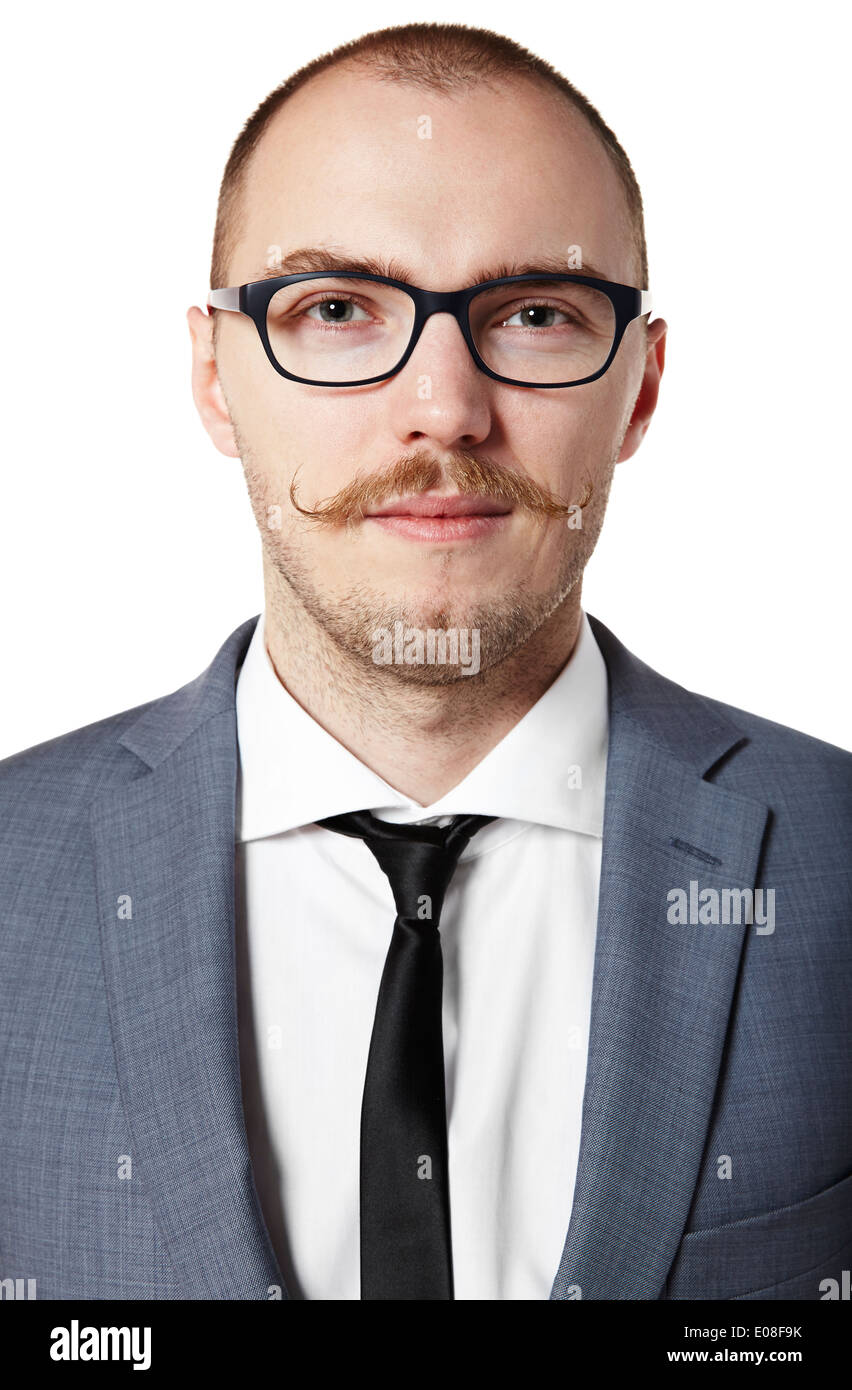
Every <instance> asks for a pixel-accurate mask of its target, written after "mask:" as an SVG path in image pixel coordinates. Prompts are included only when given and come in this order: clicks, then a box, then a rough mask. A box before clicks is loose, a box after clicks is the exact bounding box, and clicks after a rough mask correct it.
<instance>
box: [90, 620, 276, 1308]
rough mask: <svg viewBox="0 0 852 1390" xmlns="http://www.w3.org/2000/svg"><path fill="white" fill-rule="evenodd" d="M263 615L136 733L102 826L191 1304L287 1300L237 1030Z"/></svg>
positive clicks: (170, 1227)
mask: <svg viewBox="0 0 852 1390" xmlns="http://www.w3.org/2000/svg"><path fill="white" fill-rule="evenodd" d="M256 621H257V619H256V618H255V619H251V620H250V621H249V622H248V623H245V624H243V625H242V627H240V628H239V629H237V631H236V632H235V633H233V634H232V636H231V637H230V638H229V639H228V641H227V642H226V643H225V645H224V646H223V648H222V649H221V651H220V652H219V653H218V655H217V657H216V658H215V660H214V662H213V663H212V665H211V666H210V667H209V668H208V670H207V671H205V672H204V673H203V675H202V676H200V677H199V678H198V679H197V680H196V681H194V682H192V684H191V685H189V686H186V687H184V688H183V689H182V690H180V691H177V692H176V693H175V694H174V695H171V696H168V697H167V698H166V699H164V700H161V701H157V702H156V703H155V704H153V705H152V706H149V707H148V708H147V710H146V711H145V713H143V715H142V716H141V718H140V719H139V720H137V721H136V723H135V724H133V725H132V726H131V727H130V728H129V729H128V730H127V732H126V733H125V734H124V736H123V738H122V740H121V742H122V743H123V744H124V746H125V747H127V748H128V749H130V750H131V751H132V752H134V753H135V754H136V755H137V757H139V758H141V759H142V761H143V763H145V764H146V765H147V770H146V771H144V772H142V773H141V775H138V776H137V777H136V780H134V781H131V782H129V783H128V784H126V785H125V786H123V787H119V788H117V789H113V790H111V791H108V792H107V793H105V794H104V795H103V796H102V797H101V798H100V799H99V800H98V801H97V802H96V804H95V805H94V807H93V811H92V819H91V825H92V834H93V838H94V846H95V855H96V861H97V884H98V901H99V911H100V919H101V936H102V943H103V962H104V973H105V980H106V988H107V994H108V999H109V1011H110V1021H111V1027H112V1033H113V1041H114V1046H115V1056H116V1063H117V1067H118V1073H119V1080H120V1085H121V1091H122V1096H123V1100H124V1104H125V1108H126V1111H127V1116H128V1121H129V1125H130V1130H131V1135H132V1150H133V1151H132V1155H131V1156H132V1159H133V1178H134V1180H137V1181H138V1182H139V1184H140V1185H141V1187H142V1188H143V1190H144V1191H145V1192H146V1193H147V1194H148V1196H149V1198H150V1200H151V1202H152V1203H153V1206H154V1209H155V1212H156V1214H157V1217H158V1221H159V1224H160V1228H161V1230H162V1233H163V1236H164V1238H165V1240H166V1243H167V1246H168V1250H169V1254H170V1256H171V1258H172V1261H173V1263H174V1265H175V1269H176V1271H177V1274H178V1278H179V1280H180V1283H181V1287H182V1290H183V1293H182V1296H183V1297H185V1298H188V1299H241V1298H242V1299H267V1298H269V1297H275V1296H276V1295H275V1293H274V1292H272V1293H270V1288H272V1289H273V1290H274V1288H275V1286H277V1287H278V1288H279V1289H280V1290H281V1294H280V1295H279V1296H281V1297H284V1298H286V1297H288V1294H287V1291H286V1289H285V1288H284V1283H283V1279H282V1276H281V1272H280V1270H279V1268H278V1265H277V1263H276V1260H275V1256H274V1254H273V1251H272V1247H271V1244H270V1241H269V1237H268V1233H267V1231H266V1226H265V1223H264V1220H263V1216H262V1213H261V1209H260V1205H259V1203H258V1200H257V1194H256V1191H255V1186H254V1178H253V1174H252V1168H251V1160H250V1155H249V1149H248V1141H247V1137H246V1130H245V1124H244V1119H243V1110H242V1093H241V1086H240V1068H239V1052H238V1037H237V1014H236V990H235V973H234V917H235V908H234V812H235V790H236V779H237V767H238V751H237V739H236V716H235V705H234V681H235V675H236V670H237V667H238V665H239V663H240V661H241V660H242V656H243V655H244V653H245V649H246V647H247V645H248V641H249V638H250V636H251V633H252V631H253V629H254V625H255V622H256ZM128 914H130V915H128Z"/></svg>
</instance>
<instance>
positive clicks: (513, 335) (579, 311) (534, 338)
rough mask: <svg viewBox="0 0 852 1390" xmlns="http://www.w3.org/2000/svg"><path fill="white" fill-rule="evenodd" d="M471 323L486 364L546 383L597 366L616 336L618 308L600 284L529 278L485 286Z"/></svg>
mask: <svg viewBox="0 0 852 1390" xmlns="http://www.w3.org/2000/svg"><path fill="white" fill-rule="evenodd" d="M470 327H471V333H472V335H473V340H474V342H475V343H476V348H477V351H478V353H479V355H480V357H481V358H482V360H483V362H484V363H485V364H486V366H488V367H490V368H491V370H492V371H493V372H497V373H498V374H499V375H500V376H508V377H512V378H513V380H515V381H524V382H529V383H530V384H533V385H535V384H539V385H546V384H548V383H552V384H554V385H556V384H559V383H561V384H568V383H570V382H573V381H582V380H583V379H584V378H585V377H587V376H593V375H594V373H595V372H599V371H600V369H601V367H602V366H603V365H604V363H605V362H606V360H607V358H608V357H609V354H610V351H611V349H612V344H613V340H614V338H615V309H614V308H613V304H612V301H611V299H609V297H608V296H607V295H605V294H604V293H603V291H602V290H596V289H594V288H593V287H592V286H591V285H579V284H577V283H576V281H574V280H541V281H534V280H526V281H523V282H521V283H517V282H516V283H515V284H510V285H499V286H497V287H496V288H495V289H491V290H483V291H482V293H481V294H478V295H477V296H476V298H475V299H474V300H473V301H472V303H471V306H470Z"/></svg>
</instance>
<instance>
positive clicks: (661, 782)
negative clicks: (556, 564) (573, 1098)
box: [550, 618, 767, 1299]
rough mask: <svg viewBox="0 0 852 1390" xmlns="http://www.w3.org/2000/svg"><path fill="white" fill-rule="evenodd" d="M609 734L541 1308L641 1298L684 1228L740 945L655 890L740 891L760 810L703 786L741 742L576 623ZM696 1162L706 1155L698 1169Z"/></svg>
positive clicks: (739, 928)
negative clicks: (582, 991)
mask: <svg viewBox="0 0 852 1390" xmlns="http://www.w3.org/2000/svg"><path fill="white" fill-rule="evenodd" d="M590 621H591V623H592V626H593V629H594V632H595V637H596V639H597V641H598V643H599V645H600V647H601V650H602V652H603V654H604V659H605V661H606V664H607V670H608V675H609V684H610V739H609V756H608V764H607V790H606V807H605V812H604V829H603V856H602V863H601V882H600V896H599V906H598V935H597V946H596V953H595V966H594V978H593V990H592V1011H591V1024H590V1038H589V1060H588V1066H587V1072H586V1086H585V1092H584V1098H583V1118H582V1131H581V1140H580V1154H579V1163H578V1171H577V1178H576V1186H575V1190H574V1204H573V1209H572V1214H571V1222H570V1226H569V1229H568V1235H567V1238H566V1242H565V1247H564V1251H563V1255H562V1259H561V1261H560V1265H559V1269H558V1272H557V1274H556V1278H555V1280H554V1284H553V1289H552V1291H551V1295H550V1297H551V1299H570V1298H577V1297H582V1298H586V1299H588V1298H593V1299H643V1298H645V1299H656V1298H659V1297H660V1295H661V1291H662V1288H663V1285H664V1282H665V1279H666V1275H667V1273H668V1270H669V1268H670V1266H671V1263H672V1261H673V1259H674V1257H675V1254H676V1251H677V1247H678V1244H679V1242H680V1239H681V1235H682V1232H683V1230H684V1227H685V1225H686V1221H687V1217H688V1213H689V1208H690V1205H691V1202H692V1198H693V1194H694V1190H695V1185H696V1180H697V1178H698V1173H699V1167H700V1164H701V1160H702V1155H703V1151H704V1145H705V1141H706V1138H707V1131H708V1126H709V1121H710V1115H711V1109H712V1105H713V1099H714V1095H715V1091H716V1084H717V1079H718V1075H719V1068H720V1063H721V1059H722V1052H723V1047H724V1043H725V1036H726V1032H727V1027H728V1021H729V1017H730V1011H731V1004H732V997H733V991H734V987H735V983H736V979H737V971H738V968H739V961H740V956H741V952H742V949H743V943H744V937H745V934H746V933H747V932H748V931H754V927H753V926H745V925H733V924H730V925H725V924H718V925H712V926H711V925H693V926H689V925H674V924H670V923H669V922H668V920H667V912H668V907H669V900H668V896H667V895H668V893H669V892H670V890H671V889H673V888H683V889H685V890H687V891H688V890H689V884H690V881H691V880H697V882H698V885H699V890H698V891H700V890H702V889H704V888H716V889H719V890H721V889H722V888H751V887H753V886H754V884H755V879H756V874H757V869H758V861H759V856H760V847H761V843H762V838H763V833H764V829H765V825H766V819H767V808H766V807H765V806H763V805H761V804H760V803H758V802H755V801H752V800H750V799H748V798H746V797H743V796H741V795H735V794H733V793H731V792H729V791H726V790H724V789H723V788H722V787H720V786H717V785H714V784H713V783H711V782H708V781H705V780H703V775H704V774H705V773H706V772H707V771H708V770H709V769H710V768H711V767H712V766H713V765H714V764H716V763H717V762H718V761H719V759H720V758H722V757H723V756H724V755H725V754H728V753H729V752H730V750H731V749H732V747H733V746H734V745H735V744H737V743H739V742H742V735H741V734H740V732H739V731H738V730H737V729H736V728H735V727H734V726H733V725H732V724H730V722H729V721H728V720H726V719H725V718H724V717H723V716H722V715H721V714H720V713H719V712H717V711H715V710H713V709H712V707H711V706H709V705H708V704H706V703H705V702H704V701H702V700H701V698H700V697H698V696H695V695H692V694H690V692H688V691H686V690H684V689H682V687H680V686H677V685H675V684H674V683H673V682H670V681H667V680H665V679H664V678H663V677H662V676H659V675H658V674H657V673H656V672H653V671H651V670H650V668H649V667H647V666H645V665H644V663H642V662H640V661H638V660H637V659H636V658H635V657H633V656H632V655H631V654H630V653H629V652H627V651H626V649H625V648H624V647H622V646H621V644H620V643H619V642H617V640H616V639H615V638H614V637H613V636H612V634H611V633H610V632H609V631H608V629H607V628H605V627H604V625H603V624H602V623H599V622H598V621H597V620H596V619H593V618H591V619H590ZM714 1157H715V1156H714V1155H709V1156H708V1161H709V1162H712V1161H713V1160H714Z"/></svg>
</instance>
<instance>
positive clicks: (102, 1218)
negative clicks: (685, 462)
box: [0, 618, 852, 1299]
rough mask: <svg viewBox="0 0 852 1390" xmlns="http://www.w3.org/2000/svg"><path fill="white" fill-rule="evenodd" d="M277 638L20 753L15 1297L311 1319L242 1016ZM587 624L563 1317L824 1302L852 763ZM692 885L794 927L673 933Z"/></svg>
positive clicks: (13, 1129)
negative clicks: (238, 885) (267, 1173)
mask: <svg viewBox="0 0 852 1390" xmlns="http://www.w3.org/2000/svg"><path fill="white" fill-rule="evenodd" d="M256 621H257V619H256V618H253V619H250V620H249V621H247V622H245V623H244V624H243V625H242V626H241V627H239V628H237V630H236V631H235V632H233V633H232V634H231V636H230V637H229V638H228V639H227V641H226V642H225V643H224V645H223V646H222V648H221V650H220V651H219V652H218V653H217V654H216V656H215V657H214V659H213V661H212V663H211V664H210V666H208V668H207V670H206V671H204V672H203V673H202V674H201V675H200V676H198V677H197V679H195V680H193V681H192V682H190V684H188V685H186V686H184V687H183V688H182V689H180V690H177V691H175V692H174V693H173V694H170V695H167V696H165V697H164V698H162V699H158V700H154V701H151V702H150V703H148V704H145V705H142V706H139V707H137V708H135V709H132V710H128V711H125V712H124V713H121V714H118V715H115V716H113V717H111V718H108V719H103V720H101V721H99V722H98V723H95V724H91V725H89V726H87V727H85V728H82V729H77V730H75V731H74V732H72V733H69V734H66V735H64V736H62V737H60V738H55V739H51V740H49V741H48V742H45V743H42V744H39V745H38V746H36V747H34V748H30V749H27V750H26V751H24V752H21V753H18V754H16V755H15V756H13V757H11V758H7V759H6V760H5V761H3V762H0V1279H2V1278H7V1279H9V1278H19V1279H33V1278H34V1279H36V1281H37V1297H38V1298H45V1299H48V1298H57V1299H75V1298H81V1299H110V1298H118V1299H131V1298H142V1299H204V1298H212V1299H267V1298H269V1297H275V1296H281V1297H283V1298H288V1297H289V1296H290V1294H289V1293H288V1290H287V1289H286V1287H284V1279H283V1278H282V1274H281V1270H280V1268H279V1266H278V1263H277V1261H276V1258H275V1254H274V1251H273V1248H272V1244H271V1242H270V1238H269V1233H268V1230H267V1225H266V1222H265V1220H264V1215H263V1212H262V1210H261V1207H260V1204H259V1201H258V1197H257V1190H256V1186H255V1181H254V1174H253V1170H252V1164H251V1159H250V1155H249V1148H248V1143H247V1135H246V1125H245V1119H244V1113H243V1101H242V1093H241V1084H240V1065H239V1053H238V1032H237V1012H236V996H235V967H234V950H235V945H234V938H235V923H234V812H235V787H236V781H237V769H238V750H237V743H236V723H235V705H234V685H235V678H236V673H237V671H238V669H239V664H240V662H241V660H242V657H243V655H244V654H245V651H246V647H247V645H248V642H249V638H250V636H251V633H252V631H253V629H254V626H255V623H256ZM591 623H592V627H593V629H594V633H595V636H596V638H597V640H598V643H599V645H600V647H601V650H602V652H603V655H604V659H605V661H606V666H607V670H608V674H609V688H610V744H609V763H608V772H607V787H606V810H605V820H604V831H603V863H602V870H601V884H600V903H599V916H598V939H597V951H596V958H595V969H594V988H593V999H592V1015H591V1037H590V1051H589V1062H588V1070H587V1076H586V1086H585V1095H584V1101H583V1123H582V1138H581V1147H580V1157H579V1169H578V1173H577V1183H576V1190H575V1197H574V1206H573V1212H572V1216H571V1222H570V1226H569V1229H568V1231H567V1233H566V1238H565V1245H564V1251H563V1254H562V1259H561V1262H560V1264H559V1268H558V1270H554V1282H553V1288H552V1292H551V1295H550V1297H551V1299H570V1298H575V1297H582V1298H585V1299H660V1298H668V1299H687V1298H702V1299H731V1298H738V1299H752V1298H754V1299H776V1298H777V1299H786V1298H792V1299H819V1298H821V1297H822V1296H824V1295H823V1293H822V1292H821V1290H820V1284H821V1282H822V1281H823V1280H824V1279H830V1278H834V1279H837V1280H840V1278H841V1271H842V1269H843V1268H847V1269H848V1268H849V1267H850V1263H852V1096H851V1095H850V1090H851V1089H852V1088H850V1073H852V1063H850V1009H852V990H850V954H852V953H850V921H852V883H850V863H849V846H850V821H852V756H850V755H849V754H848V753H845V752H843V751H842V750H841V749H839V748H836V747H833V746H831V745H830V744H827V743H823V742H821V741H819V740H817V739H814V738H810V737H808V736H806V735H805V734H802V733H797V732H795V731H793V730H791V729H787V728H784V727H782V726H781V725H778V724H773V723H770V722H769V721H767V720H765V719H760V718H758V717H756V716H755V715H753V714H748V713H746V712H744V711H742V710H738V709H734V708H731V707H730V706H726V705H722V704H720V703H719V702H718V701H715V700H711V699H707V698H705V697H702V696H700V695H696V694H692V693H690V692H689V691H687V690H684V689H683V688H682V687H681V686H679V685H676V684H674V683H673V682H671V681H669V680H666V679H665V678H664V677H663V676H661V675H658V674H657V673H656V672H655V671H653V670H651V669H650V668H649V667H648V666H646V665H645V664H644V663H643V662H641V661H640V660H638V659H637V658H636V657H635V656H633V655H632V654H631V653H630V652H628V651H627V650H626V649H625V648H624V647H623V646H622V645H621V643H620V642H618V640H617V639H616V638H615V637H614V636H613V635H612V633H611V632H609V630H608V629H607V628H606V627H604V625H603V624H602V623H600V622H599V621H597V619H594V618H591ZM472 809H475V808H472ZM691 883H694V884H695V885H696V887H695V888H693V889H692V890H690V884H691ZM679 888H680V889H683V890H684V895H685V898H686V900H687V901H688V899H689V895H690V892H691V894H692V898H693V906H692V907H691V908H690V909H689V915H690V916H692V917H694V915H695V912H694V902H695V899H696V895H697V894H699V893H700V894H702V897H701V899H700V902H701V903H702V904H707V905H708V906H707V907H706V911H707V912H708V913H710V914H712V911H713V902H714V900H715V899H714V894H713V892H711V893H709V894H707V893H705V892H704V890H706V889H710V890H716V898H718V902H719V905H720V912H721V911H722V908H721V904H722V903H723V901H725V899H724V895H723V890H730V889H745V890H751V889H757V888H762V889H763V890H774V894H775V902H774V921H773V925H774V930H772V931H770V930H768V927H769V913H768V911H767V904H768V903H769V901H770V898H769V893H768V892H766V891H765V892H764V898H763V906H762V916H761V911H760V908H759V897H760V895H756V898H757V899H758V910H757V911H756V913H755V920H754V921H753V922H751V923H749V922H748V921H747V920H746V921H743V920H741V921H739V922H737V921H736V920H728V921H725V920H717V921H716V922H712V921H710V922H695V921H692V920H687V921H686V922H684V921H678V920H677V919H676V918H675V919H674V920H672V913H673V907H672V903H673V901H674V899H673V897H672V894H673V890H676V889H679ZM737 901H739V902H741V903H742V899H739V898H738V899H737ZM284 910H286V905H285V908H284ZM730 915H731V916H736V914H735V913H732V914H730ZM741 916H742V917H745V918H747V917H748V912H747V911H745V910H744V911H742V913H741ZM761 920H763V922H764V925H762V926H761V925H760V924H759V923H760V921H761ZM329 1026H333V1020H330V1023H329ZM278 1290H280V1295H277V1291H278Z"/></svg>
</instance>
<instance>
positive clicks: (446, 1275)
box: [317, 811, 496, 1299]
mask: <svg viewBox="0 0 852 1390" xmlns="http://www.w3.org/2000/svg"><path fill="white" fill-rule="evenodd" d="M494 819H496V818H495V817H494V816H454V817H453V818H452V821H451V823H450V824H449V825H448V826H446V827H444V828H440V827H438V826H436V825H396V824H393V825H392V824H390V823H389V822H387V821H381V820H376V818H375V817H374V816H372V815H371V814H370V812H369V811H354V812H352V814H351V815H346V816H329V817H327V819H325V820H321V821H318V822H317V824H318V825H322V826H325V827H326V828H327V829H328V830H336V831H338V832H339V833H340V834H341V835H353V836H356V837H358V838H360V839H362V840H364V841H365V842H366V844H367V846H368V847H369V849H371V850H372V852H373V854H374V855H375V857H376V859H377V860H378V862H379V864H380V865H381V867H382V869H383V870H384V872H385V873H386V874H387V876H388V878H389V880H390V885H391V888H392V890H393V896H394V901H395V903H396V910H397V914H398V915H397V918H396V921H395V922H394V927H393V935H392V937H391V943H390V947H389V949H388V953H387V957H386V959H385V968H384V971H383V973H382V982H381V985H380V986H379V998H378V1003H377V1005H376V1017H375V1021H374V1023H373V1034H372V1038H371V1040H370V1052H369V1057H368V1060H367V1076H366V1080H365V1083H364V1099H363V1102H362V1105H361V1298H362V1299H379V1298H381V1299H452V1297H453V1261H452V1245H451V1241H450V1184H449V1173H448V1154H447V1102H446V1092H445V1089H444V1043H443V1031H442V1026H441V1000H442V995H443V984H444V963H443V958H442V955H441V936H440V932H439V930H438V923H439V921H440V916H441V907H442V905H443V901H444V894H445V892H446V890H447V886H448V884H449V882H450V879H451V878H452V876H453V871H454V869H455V867H456V864H457V863H458V858H459V855H460V854H461V852H462V850H463V849H464V847H465V845H466V844H467V842H468V840H469V839H470V838H471V836H472V835H475V834H476V832H477V830H480V829H481V828H482V826H483V825H488V823H489V822H490V821H492V820H494Z"/></svg>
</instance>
